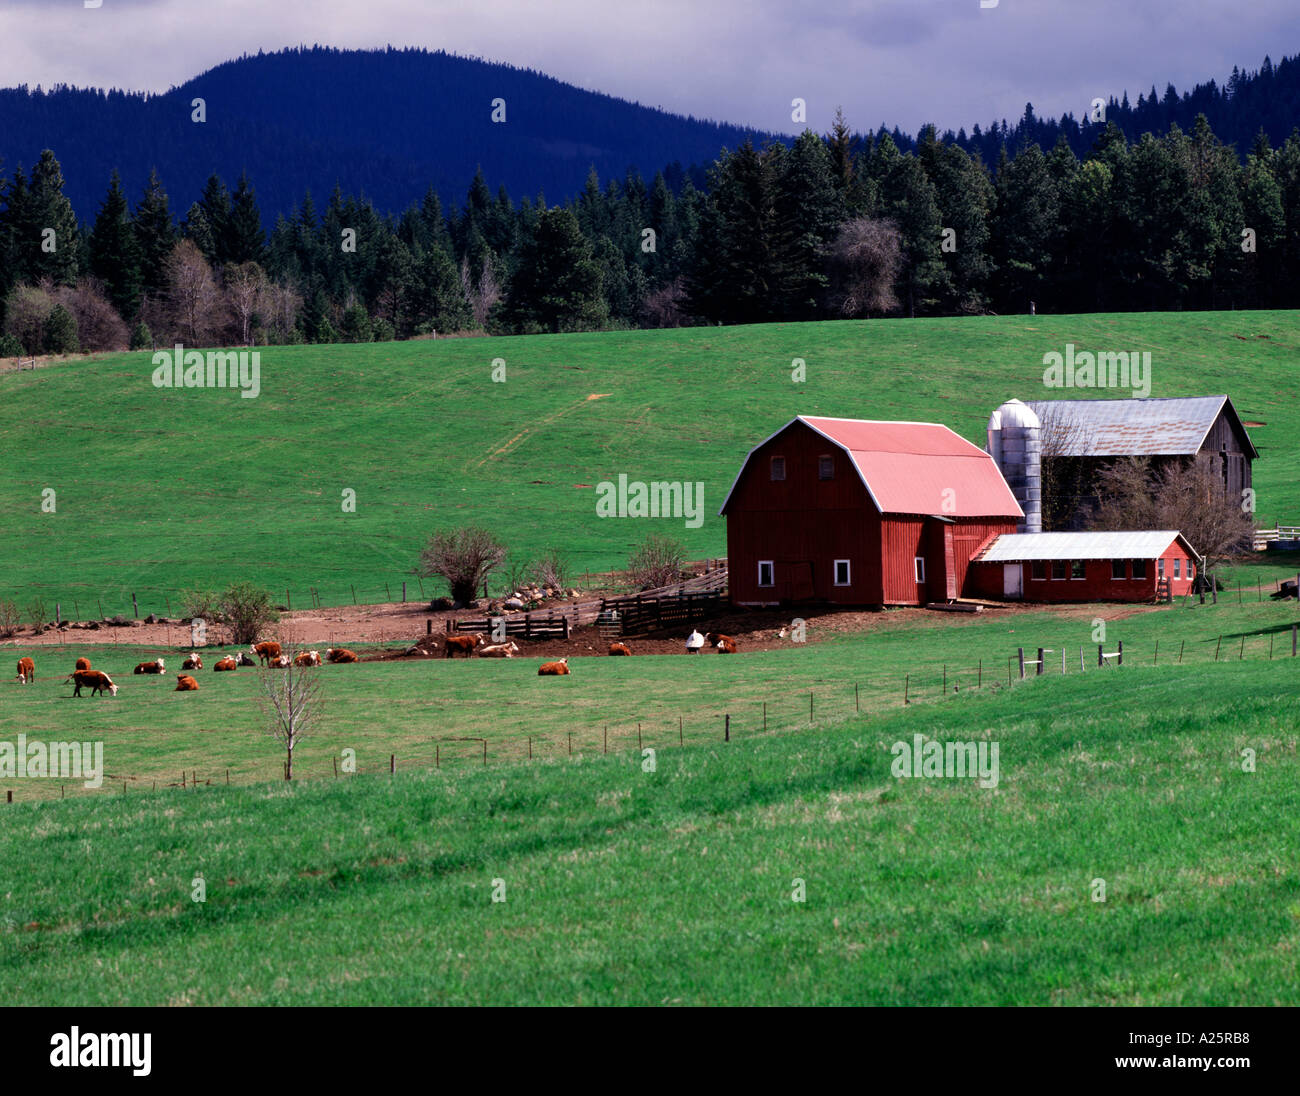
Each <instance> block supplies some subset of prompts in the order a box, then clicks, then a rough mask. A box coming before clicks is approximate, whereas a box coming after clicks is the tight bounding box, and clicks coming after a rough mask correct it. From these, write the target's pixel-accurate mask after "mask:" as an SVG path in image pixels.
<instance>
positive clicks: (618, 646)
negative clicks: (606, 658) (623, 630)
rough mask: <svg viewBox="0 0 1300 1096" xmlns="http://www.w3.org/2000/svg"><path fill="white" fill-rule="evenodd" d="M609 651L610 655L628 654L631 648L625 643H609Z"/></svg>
mask: <svg viewBox="0 0 1300 1096" xmlns="http://www.w3.org/2000/svg"><path fill="white" fill-rule="evenodd" d="M609 653H610V654H612V655H630V654H631V653H632V648H631V647H629V646H628V645H627V644H626V643H611V644H610V645H609Z"/></svg>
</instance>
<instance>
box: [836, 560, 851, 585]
mask: <svg viewBox="0 0 1300 1096" xmlns="http://www.w3.org/2000/svg"><path fill="white" fill-rule="evenodd" d="M835 585H836V586H851V585H852V583H851V582H850V581H849V561H848V560H847V559H837V560H836V561H835Z"/></svg>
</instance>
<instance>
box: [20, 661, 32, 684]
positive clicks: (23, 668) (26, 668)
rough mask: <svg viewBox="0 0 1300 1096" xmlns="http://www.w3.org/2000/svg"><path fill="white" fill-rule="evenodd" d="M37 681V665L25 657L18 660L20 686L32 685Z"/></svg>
mask: <svg viewBox="0 0 1300 1096" xmlns="http://www.w3.org/2000/svg"><path fill="white" fill-rule="evenodd" d="M35 680H36V663H35V662H33V661H32V660H31V659H30V658H27V657H26V656H24V657H23V658H20V659H19V660H18V684H19V685H30V684H31V683H32V682H33V681H35Z"/></svg>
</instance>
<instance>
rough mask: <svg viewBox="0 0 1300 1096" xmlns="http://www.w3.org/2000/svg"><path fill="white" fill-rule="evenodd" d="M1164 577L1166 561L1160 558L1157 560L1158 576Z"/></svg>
mask: <svg viewBox="0 0 1300 1096" xmlns="http://www.w3.org/2000/svg"><path fill="white" fill-rule="evenodd" d="M1164 577H1165V561H1164V560H1163V559H1158V560H1156V578H1164Z"/></svg>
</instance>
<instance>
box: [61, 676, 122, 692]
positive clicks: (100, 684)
mask: <svg viewBox="0 0 1300 1096" xmlns="http://www.w3.org/2000/svg"><path fill="white" fill-rule="evenodd" d="M67 681H71V682H72V683H73V689H72V695H73V696H80V695H81V687H82V686H83V685H89V686H90V695H91V696H94V695H95V694H96V693H102V692H103V691H104V690H105V689H107V690H108V691H109V693H110V694H111V695H112V696H117V686H116V685H114V684H113V679H112V678H111V677H109V676H108V674H106V673H104V671H103V670H73V671H72V673H71V675H70V676H68V677H67V678H65V682H67Z"/></svg>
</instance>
